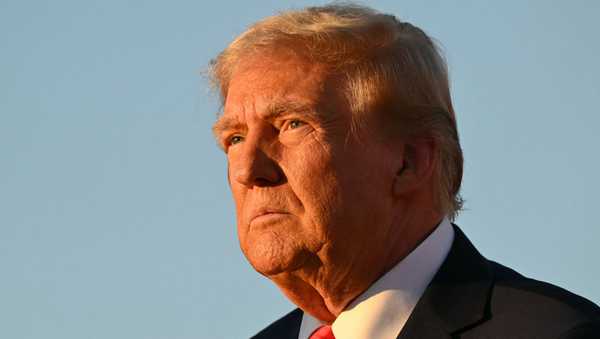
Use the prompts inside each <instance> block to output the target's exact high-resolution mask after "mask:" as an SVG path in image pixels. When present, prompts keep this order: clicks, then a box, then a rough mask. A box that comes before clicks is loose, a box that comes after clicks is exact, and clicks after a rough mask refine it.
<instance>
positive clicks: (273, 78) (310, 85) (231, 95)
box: [224, 52, 329, 116]
mask: <svg viewBox="0 0 600 339" xmlns="http://www.w3.org/2000/svg"><path fill="white" fill-rule="evenodd" d="M327 78H328V76H327V71H326V67H325V66H324V65H322V64H319V63H315V62H310V61H308V60H306V59H305V58H301V57H299V56H297V55H294V54H292V53H289V52H288V53H275V52H274V53H272V54H264V55H256V56H252V57H250V58H247V59H246V60H244V61H242V62H241V63H240V64H239V65H238V66H237V67H236V69H235V71H234V73H233V75H232V77H231V80H230V82H229V89H228V92H227V97H226V100H225V106H224V116H227V115H232V114H233V115H236V114H238V113H239V112H241V111H248V110H251V111H253V113H257V114H259V113H262V112H265V111H266V110H267V108H268V107H270V106H271V105H272V104H273V103H274V102H277V103H283V102H290V103H298V104H304V105H315V106H316V105H318V104H319V103H320V102H321V101H322V100H323V97H324V96H325V92H326V91H327V87H328V86H327V83H328V82H329V81H328V79H327Z"/></svg>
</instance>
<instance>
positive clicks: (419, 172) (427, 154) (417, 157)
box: [393, 139, 437, 197]
mask: <svg viewBox="0 0 600 339" xmlns="http://www.w3.org/2000/svg"><path fill="white" fill-rule="evenodd" d="M436 153H437V145H436V143H435V142H434V141H433V140H431V139H418V140H415V141H410V142H408V143H406V144H405V145H404V152H403V158H402V162H401V166H400V168H398V170H397V172H396V177H395V178H394V188H393V192H394V195H395V196H398V197H400V196H404V195H406V194H407V193H411V192H413V191H414V190H416V189H418V188H419V187H421V186H422V185H423V184H424V183H427V182H429V179H430V178H431V177H432V175H433V169H434V167H435V160H436Z"/></svg>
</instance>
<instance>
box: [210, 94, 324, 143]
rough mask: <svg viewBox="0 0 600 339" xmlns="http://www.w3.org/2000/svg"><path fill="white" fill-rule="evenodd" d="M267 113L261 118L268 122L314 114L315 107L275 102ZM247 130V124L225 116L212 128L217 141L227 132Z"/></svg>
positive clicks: (288, 102) (268, 108)
mask: <svg viewBox="0 0 600 339" xmlns="http://www.w3.org/2000/svg"><path fill="white" fill-rule="evenodd" d="M265 111H266V113H265V114H264V115H263V116H262V117H261V118H262V119H264V120H267V121H273V120H276V119H277V118H278V117H280V116H282V115H284V114H288V113H301V114H310V113H314V105H311V104H308V103H303V102H295V101H274V102H271V103H270V104H269V105H268V106H267V108H266V110H265ZM246 129H247V126H246V124H245V123H243V122H241V121H240V120H239V119H238V118H237V117H231V116H226V115H224V114H222V115H221V116H220V117H219V119H218V120H217V122H215V124H214V125H213V127H212V131H213V135H214V136H215V138H216V139H217V140H218V139H219V138H220V136H221V135H222V134H223V133H225V132H227V131H231V130H242V131H243V130H246Z"/></svg>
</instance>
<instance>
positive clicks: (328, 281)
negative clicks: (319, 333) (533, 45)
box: [270, 206, 443, 324]
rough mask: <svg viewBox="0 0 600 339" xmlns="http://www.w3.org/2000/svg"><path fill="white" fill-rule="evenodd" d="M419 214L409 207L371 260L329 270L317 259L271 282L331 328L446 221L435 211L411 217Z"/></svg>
mask: <svg viewBox="0 0 600 339" xmlns="http://www.w3.org/2000/svg"><path fill="white" fill-rule="evenodd" d="M415 210H419V209H415V208H413V207H412V206H407V208H406V209H404V211H399V213H398V215H397V216H396V217H395V218H394V227H392V228H390V229H391V230H392V231H390V233H389V234H386V235H385V239H386V241H387V243H386V246H384V245H379V244H378V246H376V247H373V248H372V249H371V251H370V253H369V252H366V253H369V258H363V259H367V260H362V261H361V262H356V263H352V264H350V265H347V266H349V267H337V266H334V267H326V265H324V264H323V262H324V261H322V260H319V259H317V258H315V260H314V261H310V264H308V265H307V266H306V267H303V268H301V269H299V270H297V271H294V272H284V273H281V274H278V275H276V276H272V277H270V278H271V279H272V280H273V281H274V282H275V283H276V284H277V285H278V287H279V288H280V289H281V290H282V292H283V293H284V294H285V295H286V296H287V297H288V298H289V299H290V300H291V301H292V302H293V303H294V304H296V305H298V306H299V307H300V308H301V309H302V310H304V311H305V312H307V313H309V314H311V315H312V316H313V317H315V318H317V319H319V320H321V321H323V322H325V323H328V324H331V323H332V322H333V321H334V320H335V319H336V318H337V316H338V315H339V314H340V313H341V312H342V311H343V310H344V309H345V307H346V306H347V305H348V304H349V303H351V302H352V300H354V299H355V298H356V297H358V296H359V295H360V294H361V293H363V292H364V291H365V290H366V289H368V288H369V286H371V285H372V284H373V283H374V282H375V281H377V280H378V279H379V278H380V277H381V276H383V275H384V274H385V273H386V272H388V271H389V270H390V269H391V268H393V267H394V266H395V265H397V264H398V263H399V262H400V261H402V259H404V258H405V257H406V256H407V255H408V254H410V252H412V251H413V250H414V249H415V248H416V247H417V246H419V244H421V242H423V240H425V239H426V238H427V237H428V236H429V234H431V232H433V230H434V229H435V228H436V227H437V225H438V224H439V222H440V221H441V220H442V218H443V214H441V213H439V212H433V210H428V211H427V212H425V213H420V214H414V213H413V215H407V214H408V212H409V211H415ZM421 211H423V210H422V209H421ZM362 257H364V256H362ZM340 272H341V273H340Z"/></svg>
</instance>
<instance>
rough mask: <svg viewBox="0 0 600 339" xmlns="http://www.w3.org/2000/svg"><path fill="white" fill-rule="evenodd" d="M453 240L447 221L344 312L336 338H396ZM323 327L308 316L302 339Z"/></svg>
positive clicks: (336, 326)
mask: <svg viewBox="0 0 600 339" xmlns="http://www.w3.org/2000/svg"><path fill="white" fill-rule="evenodd" d="M453 240H454V230H453V229H452V225H451V224H450V221H449V220H448V218H444V219H443V220H442V222H441V223H440V224H439V225H438V227H437V228H436V229H435V230H434V231H433V232H432V233H431V234H430V235H429V236H428V237H427V238H426V239H425V240H424V241H423V242H421V244H419V246H417V248H415V249H414V250H413V251H412V252H411V253H410V254H409V255H408V256H406V257H405V258H404V259H402V260H401V261H400V262H399V263H398V264H396V266H394V267H393V268H392V269H391V270H389V271H388V272H387V273H386V274H384V275H383V276H382V277H381V278H379V279H378V280H377V281H375V283H373V285H371V286H370V287H369V288H368V289H367V290H366V291H365V292H363V293H362V294H361V295H359V296H358V297H357V298H356V299H355V300H354V301H352V302H351V303H350V304H349V305H348V306H347V307H346V309H345V310H344V311H342V313H341V314H340V315H339V316H338V317H337V319H336V320H335V321H334V322H333V324H332V328H333V333H334V335H335V336H336V338H338V339H351V338H382V339H385V338H396V337H397V336H398V334H399V333H400V331H401V330H402V327H404V324H405V323H406V321H407V320H408V317H409V316H410V314H411V312H412V310H413V309H414V307H415V305H416V304H417V302H418V301H419V298H420V297H421V295H422V294H423V292H424V291H425V288H426V287H427V285H429V283H430V282H431V279H433V276H434V275H435V273H436V272H437V271H438V269H439V268H440V266H441V265H442V263H443V261H444V259H445V258H446V256H447V255H448V252H449V251H450V247H451V246H452V241H453ZM321 324H322V323H321V322H320V321H319V320H318V319H316V318H314V317H312V316H311V315H310V314H308V313H306V312H305V313H304V315H303V316H302V323H301V325H300V334H299V336H298V338H299V339H307V338H308V337H309V336H310V334H311V333H312V332H313V331H314V330H316V329H317V328H318V327H319V326H321Z"/></svg>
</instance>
